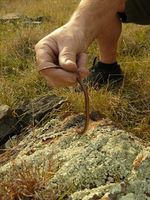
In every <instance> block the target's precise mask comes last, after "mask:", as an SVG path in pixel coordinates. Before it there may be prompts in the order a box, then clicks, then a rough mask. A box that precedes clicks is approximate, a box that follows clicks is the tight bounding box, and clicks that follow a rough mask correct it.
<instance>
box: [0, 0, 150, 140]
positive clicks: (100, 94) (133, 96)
mask: <svg viewBox="0 0 150 200" xmlns="http://www.w3.org/2000/svg"><path fill="white" fill-rule="evenodd" d="M78 2H79V1H76V0H65V1H62V0H55V1H54V0H42V1H37V0H23V1H19V0H13V1H11V0H6V1H1V0H0V15H3V14H5V13H8V12H17V13H20V14H21V15H23V16H28V17H31V18H36V17H37V16H46V17H48V19H49V21H45V22H43V23H42V24H41V25H38V26H35V25H25V24H24V23H23V22H22V21H19V22H18V23H7V24H0V49H1V51H0V81H1V84H0V104H8V105H10V106H13V107H15V105H16V104H18V103H19V102H20V101H21V100H23V99H31V98H34V97H37V96H39V95H43V94H45V93H47V92H51V91H49V88H48V87H47V86H46V84H45V82H44V81H43V80H42V79H41V77H39V75H38V74H37V72H36V70H35V66H36V64H35V58H34V45H35V44H36V42H37V41H38V40H40V39H41V38H42V37H44V36H45V35H46V34H48V33H49V32H51V31H52V30H54V29H55V28H57V27H59V26H61V25H62V24H64V23H65V22H66V21H67V19H68V18H69V16H70V15H71V13H72V11H73V10H74V9H75V7H76V5H77V4H78ZM149 33H150V29H149V27H147V26H146V27H142V26H136V25H125V26H124V27H123V34H122V37H121V40H120V44H119V49H118V61H119V63H120V64H121V66H122V69H123V71H124V73H125V80H124V82H123V84H122V85H121V87H120V88H116V89H111V90H109V89H108V87H107V86H106V87H103V88H102V89H101V90H100V91H94V90H93V89H91V88H89V94H90V100H91V110H93V109H94V110H100V111H101V112H102V113H104V114H105V115H106V116H108V117H110V118H111V119H112V120H113V121H115V122H116V123H117V124H118V125H119V126H120V127H121V128H125V129H127V130H129V131H132V132H134V133H135V134H136V135H138V136H139V137H141V138H143V139H144V140H145V141H146V140H150V117H149V116H150V101H149V99H150V80H149V77H150V70H149V64H150V38H149ZM97 53H98V52H97V48H96V45H95V44H93V45H92V46H91V47H90V49H89V63H88V66H90V65H91V64H92V60H93V59H94V57H95V55H97ZM55 92H57V93H58V94H59V95H63V96H65V97H67V98H68V99H69V101H70V103H71V105H72V107H71V109H72V111H73V112H83V108H84V105H83V104H84V102H83V98H82V94H81V93H77V92H75V91H74V89H63V90H62V89H61V90H59V91H58V90H57V91H55ZM65 109H66V108H65Z"/></svg>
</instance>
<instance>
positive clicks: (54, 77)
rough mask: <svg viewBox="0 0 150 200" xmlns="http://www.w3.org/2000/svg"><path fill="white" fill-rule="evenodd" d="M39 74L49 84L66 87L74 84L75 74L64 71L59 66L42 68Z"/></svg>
mask: <svg viewBox="0 0 150 200" xmlns="http://www.w3.org/2000/svg"><path fill="white" fill-rule="evenodd" d="M41 75H42V76H44V78H45V79H46V80H47V83H48V85H50V86H55V87H66V86H73V85H75V84H76V74H75V73H70V72H67V71H64V70H63V69H60V68H58V69H57V68H51V69H45V70H42V71H41Z"/></svg>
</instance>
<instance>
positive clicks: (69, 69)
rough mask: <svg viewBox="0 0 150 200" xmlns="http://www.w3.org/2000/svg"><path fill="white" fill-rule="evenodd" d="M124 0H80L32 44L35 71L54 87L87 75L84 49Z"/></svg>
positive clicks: (71, 83)
mask: <svg viewBox="0 0 150 200" xmlns="http://www.w3.org/2000/svg"><path fill="white" fill-rule="evenodd" d="M122 1H124V0H114V1H112V0H94V2H93V1H91V0H82V1H81V2H80V4H79V6H78V8H77V9H76V11H75V12H74V14H73V15H72V17H71V19H70V20H69V22H68V23H66V24H65V25H64V26H62V27H60V28H58V29H56V30H55V31H53V32H52V33H50V34H49V35H47V36H46V37H44V38H43V39H42V40H40V41H39V42H38V43H37V45H36V46H35V51H36V60H37V64H38V70H39V71H40V73H41V75H42V76H43V77H44V78H45V79H46V80H47V83H48V85H50V86H55V87H65V86H72V85H75V84H76V83H77V72H78V73H79V75H80V78H81V79H84V78H85V77H86V76H88V74H89V71H88V69H87V68H86V67H85V66H86V61H87V56H86V53H85V52H86V50H87V48H88V46H89V45H90V44H91V42H93V40H94V39H95V38H97V36H98V35H99V33H100V30H101V29H103V27H104V26H105V24H106V21H107V20H106V18H108V17H112V16H114V15H116V11H117V10H118V7H119V5H120V2H122Z"/></svg>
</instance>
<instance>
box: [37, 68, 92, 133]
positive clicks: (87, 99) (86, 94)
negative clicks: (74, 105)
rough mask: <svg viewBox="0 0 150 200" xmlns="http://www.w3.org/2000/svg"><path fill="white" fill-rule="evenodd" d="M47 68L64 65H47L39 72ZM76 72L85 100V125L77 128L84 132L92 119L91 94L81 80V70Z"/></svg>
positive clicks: (78, 131)
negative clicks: (90, 112) (90, 110)
mask: <svg viewBox="0 0 150 200" xmlns="http://www.w3.org/2000/svg"><path fill="white" fill-rule="evenodd" d="M45 69H63V68H62V67H47V68H43V69H40V70H39V72H40V71H43V70H45ZM63 70H65V69H63ZM65 71H67V70H65ZM67 72H69V71H67ZM76 73H77V82H78V84H79V85H80V87H81V89H82V91H83V93H84V102H85V123H84V127H83V129H81V130H77V133H79V134H84V133H85V132H86V131H87V129H88V125H89V120H90V115H89V95H88V89H87V87H86V86H85V85H84V84H83V82H82V80H81V77H80V74H79V71H77V72H76Z"/></svg>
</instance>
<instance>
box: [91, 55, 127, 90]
mask: <svg viewBox="0 0 150 200" xmlns="http://www.w3.org/2000/svg"><path fill="white" fill-rule="evenodd" d="M89 70H90V72H91V74H90V75H89V77H88V78H87V79H88V83H89V85H91V86H93V87H94V88H99V87H100V86H102V85H104V84H111V85H112V84H113V85H114V84H116V83H119V82H121V81H122V80H123V72H122V70H121V68H120V65H118V64H117V62H115V63H112V64H105V63H102V62H100V61H98V62H96V58H95V59H94V63H93V67H91V68H90V69H89Z"/></svg>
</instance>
